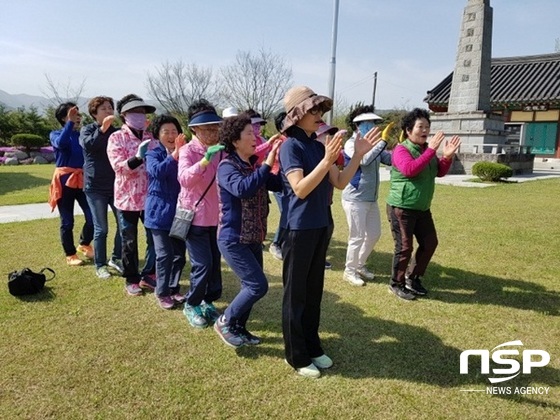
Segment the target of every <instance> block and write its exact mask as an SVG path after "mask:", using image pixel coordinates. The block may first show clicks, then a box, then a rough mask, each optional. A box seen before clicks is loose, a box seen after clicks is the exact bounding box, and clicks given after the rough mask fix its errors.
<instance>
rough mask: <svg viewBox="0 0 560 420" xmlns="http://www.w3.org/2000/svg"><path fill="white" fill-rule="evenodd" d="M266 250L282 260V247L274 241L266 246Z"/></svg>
mask: <svg viewBox="0 0 560 420" xmlns="http://www.w3.org/2000/svg"><path fill="white" fill-rule="evenodd" d="M268 252H270V253H271V254H272V256H273V257H274V258H276V259H277V260H280V261H282V249H281V248H280V247H279V246H278V244H275V243H274V242H273V243H271V244H270V246H269V247H268Z"/></svg>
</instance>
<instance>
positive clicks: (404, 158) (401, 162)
mask: <svg viewBox="0 0 560 420" xmlns="http://www.w3.org/2000/svg"><path fill="white" fill-rule="evenodd" d="M435 154H436V151H435V150H434V149H430V148H429V147H428V148H426V150H424V152H423V153H422V154H421V155H420V156H419V157H418V158H417V159H414V158H413V157H412V155H411V154H410V152H409V151H408V149H407V148H406V147H404V146H402V145H398V146H397V147H395V150H394V151H393V166H395V167H396V168H397V169H398V170H399V171H401V173H402V174H403V175H404V176H406V177H408V178H414V177H415V176H416V175H418V174H419V173H420V172H422V170H423V169H424V168H425V167H426V166H428V164H429V163H430V160H431V159H432V158H433V157H434V156H435Z"/></svg>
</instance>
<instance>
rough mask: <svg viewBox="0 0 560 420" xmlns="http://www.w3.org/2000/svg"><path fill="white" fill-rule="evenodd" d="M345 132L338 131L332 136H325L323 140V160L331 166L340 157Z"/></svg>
mask: <svg viewBox="0 0 560 420" xmlns="http://www.w3.org/2000/svg"><path fill="white" fill-rule="evenodd" d="M345 134H346V130H340V131H338V132H337V133H336V134H335V135H334V136H327V139H326V140H325V159H327V161H328V162H329V163H330V164H331V165H332V164H334V163H335V162H336V160H337V159H338V156H340V152H341V151H342V146H343V140H344V135H345Z"/></svg>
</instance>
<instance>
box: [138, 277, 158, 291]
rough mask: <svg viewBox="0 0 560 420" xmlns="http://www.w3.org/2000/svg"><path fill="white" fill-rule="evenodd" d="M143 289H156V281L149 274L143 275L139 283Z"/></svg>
mask: <svg viewBox="0 0 560 420" xmlns="http://www.w3.org/2000/svg"><path fill="white" fill-rule="evenodd" d="M138 284H139V285H140V287H141V288H142V289H148V290H150V291H152V292H153V291H154V290H155V289H156V281H155V280H154V279H153V278H151V277H150V276H148V275H147V274H146V275H144V276H142V280H140V283H138Z"/></svg>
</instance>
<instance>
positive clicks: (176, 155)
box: [171, 133, 187, 160]
mask: <svg viewBox="0 0 560 420" xmlns="http://www.w3.org/2000/svg"><path fill="white" fill-rule="evenodd" d="M186 143H187V141H186V140H185V135H184V134H183V133H181V134H179V135H178V136H177V138H176V139H175V149H174V150H173V152H172V153H171V156H173V159H175V160H178V159H179V149H180V148H181V147H183V146H184V145H185V144H186Z"/></svg>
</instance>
